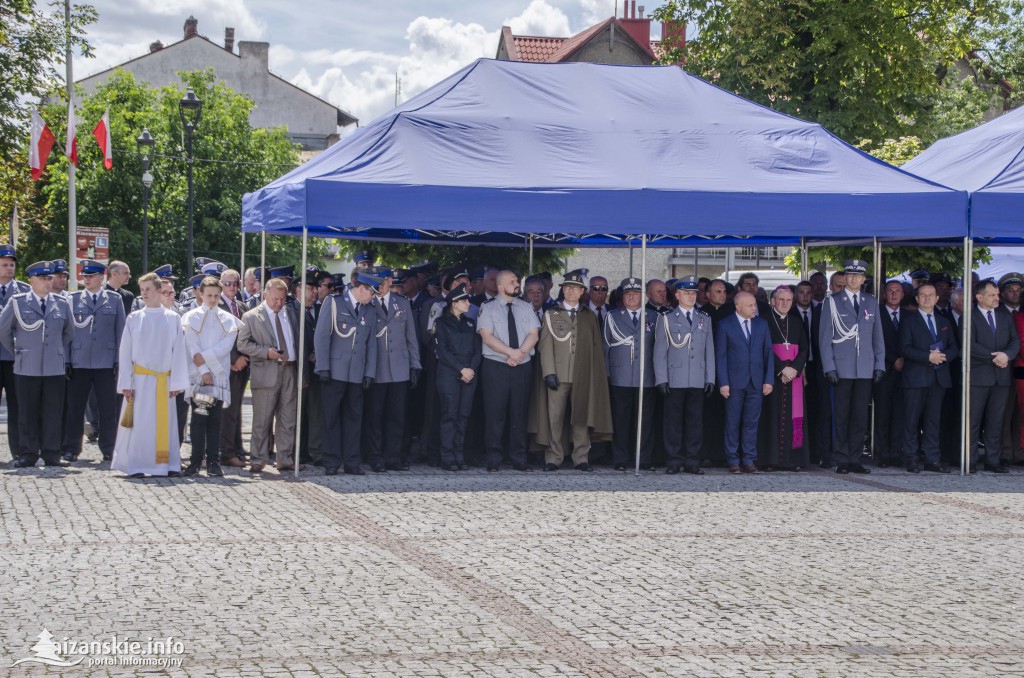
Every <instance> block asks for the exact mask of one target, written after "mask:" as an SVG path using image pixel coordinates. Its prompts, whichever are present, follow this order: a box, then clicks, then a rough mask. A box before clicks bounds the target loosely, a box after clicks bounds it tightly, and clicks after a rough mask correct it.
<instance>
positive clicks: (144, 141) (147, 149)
mask: <svg viewBox="0 0 1024 678" xmlns="http://www.w3.org/2000/svg"><path fill="white" fill-rule="evenodd" d="M135 143H136V144H138V145H139V160H140V161H141V162H142V271H143V272H146V271H148V270H149V188H150V186H152V185H153V175H152V174H150V173H149V165H150V153H152V151H153V146H154V145H156V139H154V138H153V135H151V134H150V133H149V130H148V129H145V128H143V130H142V134H140V135H139V138H138V139H136V140H135Z"/></svg>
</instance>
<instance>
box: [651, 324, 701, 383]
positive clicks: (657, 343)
mask: <svg viewBox="0 0 1024 678" xmlns="http://www.w3.org/2000/svg"><path fill="white" fill-rule="evenodd" d="M690 317H691V319H692V320H693V322H692V324H691V323H690V322H687V320H686V315H685V313H684V311H683V309H681V308H676V309H673V310H672V311H671V312H669V313H667V314H665V315H662V316H659V318H658V326H657V327H656V328H655V330H654V382H655V383H656V384H664V383H668V385H669V388H704V385H705V384H714V383H715V341H714V335H713V334H712V331H711V317H710V316H709V315H708V314H707V313H705V312H704V311H700V310H698V309H697V308H694V309H693V310H691V311H690Z"/></svg>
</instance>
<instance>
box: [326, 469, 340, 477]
mask: <svg viewBox="0 0 1024 678" xmlns="http://www.w3.org/2000/svg"><path fill="white" fill-rule="evenodd" d="M324 475H325V476H336V475H338V469H336V468H327V469H324Z"/></svg>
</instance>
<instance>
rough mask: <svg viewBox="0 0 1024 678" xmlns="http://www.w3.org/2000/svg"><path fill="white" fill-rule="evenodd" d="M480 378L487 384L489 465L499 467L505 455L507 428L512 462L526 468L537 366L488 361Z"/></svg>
mask: <svg viewBox="0 0 1024 678" xmlns="http://www.w3.org/2000/svg"><path fill="white" fill-rule="evenodd" d="M480 379H481V380H482V382H483V396H484V423H485V424H486V429H485V432H486V441H485V445H486V447H487V466H488V467H493V466H499V465H500V464H501V462H502V459H503V457H504V456H505V452H506V447H505V440H506V438H505V430H506V426H507V429H508V448H507V451H508V459H509V461H511V462H512V463H513V464H515V465H517V466H524V465H525V464H526V445H527V435H526V433H527V432H526V429H527V418H528V416H529V406H530V389H531V387H532V386H533V363H532V362H529V363H522V364H520V365H516V366H515V367H511V366H510V365H507V364H505V363H503V362H499V361H497V360H489V359H486V358H485V359H484V361H483V364H482V365H481V368H480Z"/></svg>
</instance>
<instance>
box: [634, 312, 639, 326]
mask: <svg viewBox="0 0 1024 678" xmlns="http://www.w3.org/2000/svg"><path fill="white" fill-rule="evenodd" d="M639 324H640V316H638V315H637V314H636V311H633V327H636V326H637V325H639Z"/></svg>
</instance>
